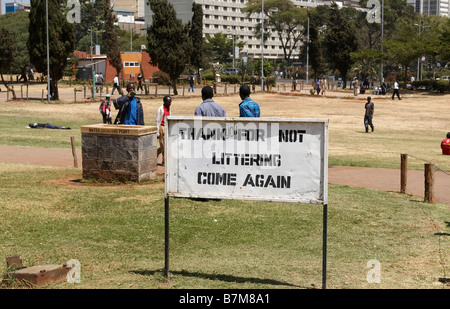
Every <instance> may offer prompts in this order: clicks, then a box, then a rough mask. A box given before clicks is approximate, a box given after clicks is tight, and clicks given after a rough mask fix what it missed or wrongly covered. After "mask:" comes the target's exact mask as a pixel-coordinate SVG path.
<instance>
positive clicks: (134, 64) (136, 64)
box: [123, 61, 140, 68]
mask: <svg viewBox="0 0 450 309" xmlns="http://www.w3.org/2000/svg"><path fill="white" fill-rule="evenodd" d="M123 66H124V67H126V68H135V67H140V63H139V62H134V61H133V62H132V61H125V63H124V65H123Z"/></svg>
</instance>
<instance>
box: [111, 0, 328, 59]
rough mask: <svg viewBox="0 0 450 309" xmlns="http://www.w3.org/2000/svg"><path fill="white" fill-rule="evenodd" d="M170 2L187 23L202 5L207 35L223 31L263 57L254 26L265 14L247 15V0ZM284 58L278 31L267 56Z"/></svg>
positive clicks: (268, 42)
mask: <svg viewBox="0 0 450 309" xmlns="http://www.w3.org/2000/svg"><path fill="white" fill-rule="evenodd" d="M116 1H120V0H116ZM169 2H170V3H171V4H172V5H173V6H174V8H175V10H176V12H177V17H178V18H180V19H181V20H182V21H183V22H185V23H187V22H188V21H190V20H191V19H192V3H193V2H195V3H198V4H201V5H202V7H203V14H204V16H203V34H204V35H206V34H209V35H214V34H216V33H219V32H221V33H224V34H227V35H228V37H229V38H230V39H231V38H232V37H233V36H234V39H235V40H236V41H241V42H245V46H244V48H243V50H241V52H244V53H247V55H248V57H249V58H260V57H261V54H262V50H261V39H260V38H257V37H256V36H255V28H256V26H257V25H260V24H261V23H262V17H261V14H253V15H251V16H250V17H247V15H246V14H245V13H243V12H242V9H243V8H244V7H245V6H246V5H247V2H248V1H247V0H169ZM292 2H293V3H294V4H295V5H296V6H298V7H314V6H317V5H320V4H328V3H330V2H329V1H319V0H317V1H316V0H306V1H302V0H292ZM145 23H146V25H150V24H151V23H152V12H151V9H150V6H148V5H147V6H146V8H145ZM265 28H266V27H265ZM266 29H267V28H266ZM297 52H298V51H297ZM293 56H295V55H293ZM283 57H284V54H283V49H282V46H281V42H280V40H279V38H278V33H276V32H272V33H271V35H270V36H269V37H266V38H265V42H264V58H266V59H279V58H283Z"/></svg>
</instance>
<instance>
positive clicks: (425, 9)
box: [407, 0, 450, 17]
mask: <svg viewBox="0 0 450 309" xmlns="http://www.w3.org/2000/svg"><path fill="white" fill-rule="evenodd" d="M407 2H408V4H409V5H412V6H414V11H415V12H416V13H419V14H423V15H441V16H445V17H450V10H449V0H407Z"/></svg>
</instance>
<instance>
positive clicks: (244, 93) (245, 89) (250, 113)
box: [239, 84, 261, 117]
mask: <svg viewBox="0 0 450 309" xmlns="http://www.w3.org/2000/svg"><path fill="white" fill-rule="evenodd" d="M239 96H240V97H241V100H242V102H241V103H240V104H239V115H240V117H260V116H261V109H260V107H259V104H258V103H256V102H255V101H253V100H252V99H251V98H250V87H249V86H248V85H246V84H244V85H242V86H241V87H240V88H239Z"/></svg>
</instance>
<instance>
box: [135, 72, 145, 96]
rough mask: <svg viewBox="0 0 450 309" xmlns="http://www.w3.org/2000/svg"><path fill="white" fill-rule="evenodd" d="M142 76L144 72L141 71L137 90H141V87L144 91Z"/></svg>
mask: <svg viewBox="0 0 450 309" xmlns="http://www.w3.org/2000/svg"><path fill="white" fill-rule="evenodd" d="M142 78H143V76H142V74H141V73H139V74H138V76H137V80H138V86H137V89H136V91H139V89H141V92H142V91H143V90H144V89H143V88H142Z"/></svg>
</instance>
